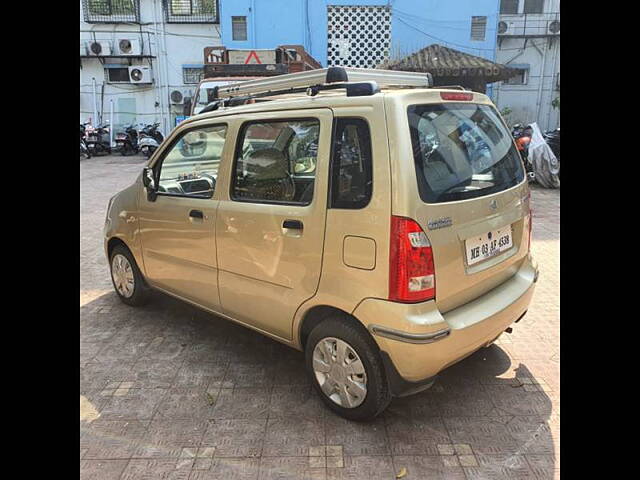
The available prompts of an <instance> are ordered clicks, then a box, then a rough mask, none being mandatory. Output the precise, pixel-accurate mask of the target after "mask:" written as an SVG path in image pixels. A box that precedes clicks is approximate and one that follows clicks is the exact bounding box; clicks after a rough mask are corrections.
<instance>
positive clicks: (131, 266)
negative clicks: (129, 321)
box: [109, 245, 149, 307]
mask: <svg viewBox="0 0 640 480" xmlns="http://www.w3.org/2000/svg"><path fill="white" fill-rule="evenodd" d="M127 266H128V268H127ZM109 269H110V272H111V283H113V288H114V290H115V291H116V294H117V295H118V297H119V298H120V300H121V301H122V302H123V303H126V304H127V305H131V306H133V307H138V306H141V305H144V304H145V303H147V301H148V300H149V287H148V286H147V283H146V282H145V280H144V277H143V276H142V272H140V269H139V268H138V265H137V264H136V261H135V259H134V258H133V255H132V254H131V252H130V251H129V249H128V248H127V247H125V246H124V245H116V246H115V247H114V248H113V250H112V251H111V256H110V257H109ZM121 272H124V273H122V274H121ZM125 278H127V279H132V281H133V284H132V285H131V284H130V283H128V282H127V285H126V287H125V286H123V280H125Z"/></svg>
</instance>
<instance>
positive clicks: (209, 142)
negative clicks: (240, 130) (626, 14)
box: [158, 125, 227, 198]
mask: <svg viewBox="0 0 640 480" xmlns="http://www.w3.org/2000/svg"><path fill="white" fill-rule="evenodd" d="M226 133H227V126H226V125H214V126H211V127H201V128H194V129H193V130H189V131H187V132H186V133H184V134H183V135H182V136H181V137H180V138H178V140H177V141H176V142H175V143H174V144H173V146H171V147H170V148H169V150H168V151H167V153H166V155H165V157H164V158H163V160H162V164H161V165H160V172H159V180H158V192H160V193H167V194H171V195H182V196H187V197H198V198H211V197H212V196H213V192H214V191H215V188H216V179H217V178H218V167H219V166H220V158H221V156H222V149H223V147H224V141H225V137H226Z"/></svg>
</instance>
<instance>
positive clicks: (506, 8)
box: [500, 0, 520, 15]
mask: <svg viewBox="0 0 640 480" xmlns="http://www.w3.org/2000/svg"><path fill="white" fill-rule="evenodd" d="M519 1H520V0H500V13H502V14H506V15H517V14H518V2H519Z"/></svg>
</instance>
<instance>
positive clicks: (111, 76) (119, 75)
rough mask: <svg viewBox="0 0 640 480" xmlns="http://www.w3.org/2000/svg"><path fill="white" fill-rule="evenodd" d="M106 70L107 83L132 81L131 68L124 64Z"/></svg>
mask: <svg viewBox="0 0 640 480" xmlns="http://www.w3.org/2000/svg"><path fill="white" fill-rule="evenodd" d="M104 70H105V76H106V77H107V83H131V81H130V80H129V68H128V67H126V66H124V65H123V66H122V67H109V68H105V69H104Z"/></svg>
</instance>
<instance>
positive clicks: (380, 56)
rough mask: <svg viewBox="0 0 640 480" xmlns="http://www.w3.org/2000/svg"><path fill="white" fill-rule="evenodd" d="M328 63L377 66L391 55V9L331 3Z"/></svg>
mask: <svg viewBox="0 0 640 480" xmlns="http://www.w3.org/2000/svg"><path fill="white" fill-rule="evenodd" d="M327 30H328V31H327V37H328V40H327V64H328V65H329V66H330V67H331V66H336V65H340V66H343V67H359V68H375V67H376V66H377V65H379V64H381V63H383V62H384V61H385V60H387V59H388V58H389V49H390V45H391V9H390V8H389V7H387V6H372V5H370V6H366V5H358V6H353V5H328V6H327Z"/></svg>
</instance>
